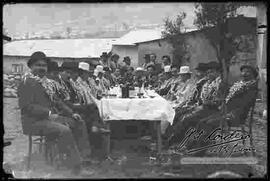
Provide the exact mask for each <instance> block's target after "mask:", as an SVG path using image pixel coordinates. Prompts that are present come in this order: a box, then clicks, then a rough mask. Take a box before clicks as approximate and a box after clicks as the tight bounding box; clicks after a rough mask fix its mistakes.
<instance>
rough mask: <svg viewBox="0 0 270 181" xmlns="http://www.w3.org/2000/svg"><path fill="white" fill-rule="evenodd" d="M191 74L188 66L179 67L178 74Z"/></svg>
mask: <svg viewBox="0 0 270 181" xmlns="http://www.w3.org/2000/svg"><path fill="white" fill-rule="evenodd" d="M191 73H192V72H191V71H190V69H189V66H181V67H180V71H179V74H191Z"/></svg>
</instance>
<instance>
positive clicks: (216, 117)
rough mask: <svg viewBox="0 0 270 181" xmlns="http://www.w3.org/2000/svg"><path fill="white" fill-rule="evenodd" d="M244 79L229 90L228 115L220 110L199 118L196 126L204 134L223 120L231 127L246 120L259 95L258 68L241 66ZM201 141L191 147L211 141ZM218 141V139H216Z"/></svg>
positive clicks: (216, 127) (201, 145) (212, 129)
mask: <svg viewBox="0 0 270 181" xmlns="http://www.w3.org/2000/svg"><path fill="white" fill-rule="evenodd" d="M240 70H241V77H242V80H240V81H237V82H235V83H234V84H233V85H232V86H231V87H230V90H229V93H228V94H227V96H226V99H225V107H226V108H225V110H226V115H224V113H222V110H220V111H219V112H218V113H215V114H212V115H209V116H208V117H206V118H204V119H201V120H199V122H198V124H197V126H196V128H197V130H198V131H200V130H203V131H204V134H203V135H204V136H205V137H207V136H208V135H210V133H211V132H213V131H214V130H215V129H218V128H219V127H220V123H221V121H225V120H226V122H227V123H228V126H229V127H238V126H240V125H243V124H244V123H245V122H246V119H247V116H248V113H249V110H250V108H251V106H252V105H253V104H254V103H255V101H256V97H257V89H258V85H257V83H258V80H257V76H258V73H257V70H256V69H255V68H254V67H252V66H250V65H243V66H241V67H240ZM203 139H204V137H203V136H202V138H201V141H199V142H197V143H196V142H195V143H194V144H190V145H189V147H195V148H197V147H198V148H199V147H203V146H206V145H208V144H209V143H207V142H204V141H203ZM216 141H217V140H216ZM210 144H211V143H210ZM212 144H213V143H212ZM205 151H206V150H202V151H200V152H198V153H197V154H199V155H203V154H204V153H205Z"/></svg>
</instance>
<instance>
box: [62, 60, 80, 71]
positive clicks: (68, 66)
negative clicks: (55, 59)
mask: <svg viewBox="0 0 270 181" xmlns="http://www.w3.org/2000/svg"><path fill="white" fill-rule="evenodd" d="M59 69H60V70H61V71H63V70H72V71H78V70H79V63H78V62H63V63H62V65H61V67H60V68H59Z"/></svg>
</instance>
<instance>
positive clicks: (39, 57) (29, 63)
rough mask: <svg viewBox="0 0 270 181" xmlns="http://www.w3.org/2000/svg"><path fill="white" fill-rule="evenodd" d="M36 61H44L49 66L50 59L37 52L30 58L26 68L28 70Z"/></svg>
mask: <svg viewBox="0 0 270 181" xmlns="http://www.w3.org/2000/svg"><path fill="white" fill-rule="evenodd" d="M38 60H44V61H45V62H46V63H47V64H49V61H50V59H49V58H48V57H47V56H46V55H45V53H43V52H41V51H37V52H34V53H33V54H32V55H31V56H30V59H29V60H28V62H27V66H28V67H29V68H30V67H31V66H32V65H33V63H35V62H37V61H38Z"/></svg>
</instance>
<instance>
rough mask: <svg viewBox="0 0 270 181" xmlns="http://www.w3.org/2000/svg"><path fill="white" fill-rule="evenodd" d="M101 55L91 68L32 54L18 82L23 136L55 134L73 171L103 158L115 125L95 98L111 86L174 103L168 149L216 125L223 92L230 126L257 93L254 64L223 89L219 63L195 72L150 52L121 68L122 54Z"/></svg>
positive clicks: (50, 136) (51, 136)
mask: <svg viewBox="0 0 270 181" xmlns="http://www.w3.org/2000/svg"><path fill="white" fill-rule="evenodd" d="M104 56H105V55H103V56H102V57H101V58H102V59H101V60H102V61H101V62H100V64H99V65H97V66H96V67H95V69H91V68H90V64H88V63H87V62H63V64H62V65H61V66H60V67H59V66H58V64H57V63H56V62H53V61H51V60H50V59H49V58H48V57H46V55H45V54H44V53H43V52H35V53H33V54H32V55H31V57H30V59H29V61H28V63H27V65H28V67H29V68H30V69H31V72H29V73H26V74H25V75H24V76H23V80H22V82H21V83H20V85H19V87H18V96H19V107H20V109H21V119H22V126H23V132H24V134H30V135H43V136H46V138H47V139H57V140H58V144H59V148H60V149H61V150H60V151H61V152H62V153H65V154H67V155H68V156H67V157H66V165H67V166H69V167H70V168H71V170H72V172H73V173H75V174H79V173H80V172H82V163H83V162H84V161H88V160H92V155H93V154H94V155H95V153H96V154H97V155H101V156H100V157H101V158H104V157H106V153H104V152H105V151H104V143H105V140H106V139H105V136H106V135H107V134H110V130H108V129H106V126H105V124H104V122H103V120H102V118H101V117H100V114H99V109H98V102H99V100H100V99H101V98H102V97H103V96H104V94H106V93H107V92H108V90H109V89H110V88H111V87H113V86H117V85H124V84H129V85H130V86H139V87H148V88H151V89H154V90H155V91H156V92H157V93H158V94H160V95H161V96H163V97H164V98H165V99H167V100H168V101H170V102H171V103H172V105H173V106H174V108H175V112H176V114H175V118H174V122H173V124H172V126H169V127H168V128H167V130H166V133H165V135H164V139H165V140H166V141H167V142H168V144H169V145H170V146H172V145H174V144H177V143H178V142H180V141H181V139H182V138H183V137H184V136H185V132H186V130H187V129H188V128H189V127H191V126H199V127H200V128H201V129H205V130H210V129H212V128H213V127H214V126H217V123H218V120H220V119H221V118H223V117H224V116H223V114H222V113H221V103H222V99H221V98H220V96H221V95H222V93H223V91H225V92H226V94H227V97H226V101H225V102H226V104H225V105H226V107H227V114H226V115H225V117H226V119H227V120H229V123H230V124H231V125H237V124H241V123H242V122H243V121H244V120H245V118H246V116H247V112H248V110H249V108H250V107H251V104H252V100H253V98H254V97H256V77H257V71H256V69H254V68H253V67H252V66H249V65H244V66H242V67H241V69H240V71H241V75H242V80H241V81H238V82H236V83H234V84H233V85H232V86H231V87H230V88H229V89H228V90H224V85H223V83H222V81H221V68H220V67H219V64H218V63H216V62H209V63H206V64H202V63H200V64H199V65H198V67H197V68H196V73H191V71H190V69H189V67H188V66H182V67H180V71H178V69H179V68H178V67H177V66H171V65H170V63H171V62H170V59H169V57H168V56H164V57H163V60H164V61H163V64H162V65H158V64H157V63H155V61H153V60H155V58H156V57H155V56H154V55H150V59H149V60H150V61H146V63H145V64H144V65H143V66H142V67H138V68H137V69H136V70H134V68H133V67H131V66H130V59H129V58H125V60H124V62H125V64H124V65H121V66H118V65H117V61H118V59H119V56H118V58H117V55H112V56H111V60H114V59H115V60H117V61H112V62H114V64H113V65H114V66H112V65H110V66H107V65H106V64H105V63H106V61H104V60H105V59H106V60H108V56H105V58H104V60H103V57H104ZM104 62H105V63H104ZM112 67H113V68H112ZM158 67H159V68H158ZM212 115H215V116H212ZM209 116H210V117H209ZM211 116H212V117H211ZM207 117H209V119H207ZM101 150H103V151H101ZM83 171H85V170H83Z"/></svg>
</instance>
